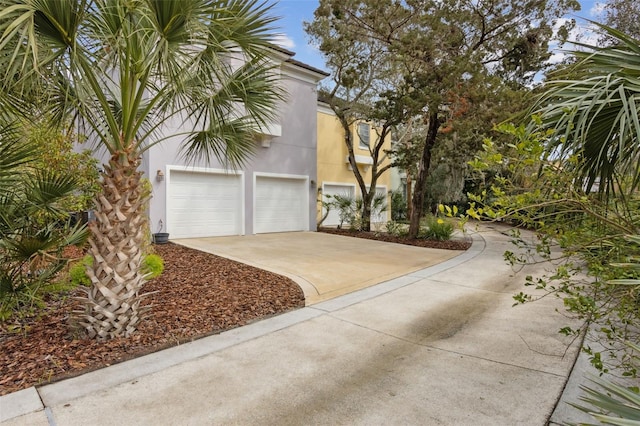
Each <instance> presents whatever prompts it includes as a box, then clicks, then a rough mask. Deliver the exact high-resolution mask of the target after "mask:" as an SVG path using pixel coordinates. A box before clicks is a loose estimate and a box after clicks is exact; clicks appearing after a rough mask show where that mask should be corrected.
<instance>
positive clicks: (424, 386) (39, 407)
mask: <svg viewBox="0 0 640 426" xmlns="http://www.w3.org/2000/svg"><path fill="white" fill-rule="evenodd" d="M505 249H511V250H512V249H513V246H511V245H510V244H509V242H508V237H506V236H505V235H503V234H502V233H500V232H498V231H496V230H488V231H486V232H483V233H482V235H475V236H474V245H473V247H472V248H471V249H470V250H469V251H467V252H465V253H464V254H462V255H460V256H458V257H455V258H453V259H450V260H448V261H445V262H443V263H440V264H438V265H435V266H432V267H429V268H426V269H421V270H418V271H415V272H412V273H410V274H407V275H405V276H402V277H398V278H394V279H392V280H389V281H387V282H384V283H382V284H378V285H375V286H372V287H368V288H366V289H363V290H360V291H357V292H354V293H350V294H348V295H345V296H341V297H337V298H334V299H331V300H328V301H325V302H321V303H317V304H315V305H313V306H309V307H305V308H303V309H300V310H297V311H294V312H290V313H287V314H284V315H280V316H277V317H274V318H271V319H267V320H264V321H260V322H257V323H254V324H251V325H249V326H245V327H241V328H238V329H235V330H231V331H228V332H225V333H222V334H220V335H216V336H211V337H208V338H205V339H201V340H198V341H196V342H192V343H188V344H185V345H181V346H179V347H175V348H171V349H168V350H165V351H162V352H158V353H156V354H151V355H148V356H146V357H142V358H138V359H135V360H132V361H128V362H124V363H121V364H117V365H114V366H112V367H109V368H105V369H102V370H99V371H96V372H93V373H89V374H85V375H83V376H80V377H77V378H74V379H69V380H65V381H62V382H59V383H54V384H51V385H48V386H44V387H41V388H39V389H37V390H36V389H33V388H31V389H28V390H26V391H22V392H18V393H15V394H11V395H8V396H5V397H2V398H0V413H1V418H2V419H3V420H5V422H3V425H60V426H62V425H90V424H100V425H136V424H139V425H165V424H171V425H173V424H181V425H203V424H207V425H208V424H216V425H217V424H237V425H303V424H318V425H382V424H385V425H395V424H409V425H437V424H442V425H544V424H545V423H546V422H547V420H548V419H549V416H550V415H551V412H552V411H553V409H554V407H555V405H556V402H557V400H558V398H559V397H560V395H561V393H562V390H563V387H564V384H565V381H566V379H567V377H568V375H569V373H570V370H571V367H572V365H573V361H574V359H575V356H576V354H577V351H578V345H577V343H573V344H572V345H571V346H568V345H569V344H570V343H571V342H570V341H568V340H567V339H565V338H563V336H561V335H560V334H558V332H557V331H558V329H559V328H560V327H562V326H565V325H574V326H575V325H576V324H569V321H568V319H567V318H565V317H564V316H563V315H562V314H561V313H558V312H556V308H559V309H560V311H562V303H561V301H560V300H556V299H555V298H545V299H543V300H541V301H539V302H536V303H532V304H528V305H524V306H519V307H512V304H513V299H512V295H513V294H514V293H515V292H518V291H520V290H521V289H522V282H523V281H524V275H526V274H535V273H537V272H541V271H542V268H543V267H544V265H539V266H537V267H536V268H527V270H524V271H521V272H520V273H519V274H518V276H516V277H514V276H513V271H512V270H511V269H510V268H509V267H508V266H507V265H506V264H505V262H504V261H503V260H502V253H503V252H504V250H505ZM20 414H22V415H20Z"/></svg>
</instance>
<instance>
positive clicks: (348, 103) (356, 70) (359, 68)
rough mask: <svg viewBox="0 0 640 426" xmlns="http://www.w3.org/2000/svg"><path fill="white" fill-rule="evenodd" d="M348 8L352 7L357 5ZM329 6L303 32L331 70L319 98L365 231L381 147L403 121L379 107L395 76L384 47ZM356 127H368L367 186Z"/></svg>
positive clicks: (381, 169)
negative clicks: (334, 124)
mask: <svg viewBox="0 0 640 426" xmlns="http://www.w3.org/2000/svg"><path fill="white" fill-rule="evenodd" d="M348 3H349V4H351V5H354V4H355V3H356V2H348ZM333 6H334V5H333V4H332V2H330V1H321V2H320V6H319V7H318V9H317V10H316V11H315V13H314V21H313V22H311V23H305V31H306V32H307V33H308V34H309V35H310V36H311V37H312V39H313V40H314V41H315V42H316V43H317V44H318V45H319V47H320V50H321V51H322V52H323V54H324V55H325V57H326V59H327V66H328V67H329V69H330V70H331V82H330V83H329V84H328V85H325V87H323V88H322V90H321V92H320V96H319V98H320V99H322V100H323V101H325V102H326V103H327V104H328V105H329V106H330V108H331V109H332V110H333V112H334V113H335V115H336V117H337V119H338V120H339V121H340V124H341V126H342V129H343V131H344V135H345V137H344V143H345V145H346V147H347V152H348V156H349V164H350V165H351V169H352V171H353V175H354V177H355V179H356V182H357V184H358V186H359V188H360V193H361V194H362V203H361V206H362V211H361V212H359V214H360V219H361V220H360V225H361V227H362V229H363V230H365V231H369V230H370V229H371V206H372V203H373V200H374V198H375V195H376V184H377V181H378V179H379V178H380V176H382V175H383V174H384V173H385V172H386V171H387V170H388V169H389V168H390V167H391V161H390V160H389V158H388V155H387V153H385V152H384V150H383V146H384V144H385V142H386V141H387V140H388V138H390V136H391V130H392V129H393V127H394V126H395V125H397V124H399V123H400V122H401V120H402V118H403V117H402V115H398V114H395V113H391V111H390V110H388V109H387V108H388V107H389V106H390V105H384V102H385V99H384V98H385V92H387V91H388V90H389V88H390V87H393V80H394V79H396V78H397V77H396V72H395V70H394V69H393V61H392V60H391V58H390V57H389V54H388V53H387V52H385V47H384V45H383V43H380V42H379V41H378V40H376V39H375V38H371V37H362V36H361V35H360V34H357V33H355V32H353V31H351V26H352V22H351V20H350V19H349V17H348V16H346V15H339V16H338V15H337V14H338V13H340V12H339V9H335V8H334V7H333ZM381 110H383V111H381ZM360 124H364V125H365V126H367V127H369V126H370V125H371V131H370V132H369V135H368V136H369V143H368V151H369V155H370V156H371V159H372V164H371V165H370V167H371V179H370V181H369V182H365V180H364V176H363V173H362V172H361V169H360V168H359V167H358V163H357V161H356V155H355V150H354V143H355V144H357V143H358V142H359V139H360V138H361V137H363V135H361V134H360V132H359V125H360ZM385 162H386V164H385Z"/></svg>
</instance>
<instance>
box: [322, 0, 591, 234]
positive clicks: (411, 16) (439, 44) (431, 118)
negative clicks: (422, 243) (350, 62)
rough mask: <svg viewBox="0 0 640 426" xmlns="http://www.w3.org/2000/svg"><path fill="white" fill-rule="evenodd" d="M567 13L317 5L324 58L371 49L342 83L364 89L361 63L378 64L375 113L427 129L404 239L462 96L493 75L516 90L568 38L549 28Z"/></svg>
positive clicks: (366, 1) (387, 3)
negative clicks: (360, 45)
mask: <svg viewBox="0 0 640 426" xmlns="http://www.w3.org/2000/svg"><path fill="white" fill-rule="evenodd" d="M571 9H579V4H578V3H577V2H576V1H573V0H553V1H552V0H532V1H522V0H490V1H484V2H471V1H462V2H440V1H435V0H411V1H406V2H396V1H392V0H350V1H341V0H322V1H321V3H320V8H319V9H318V11H317V13H316V21H317V20H318V18H321V19H323V20H324V21H326V22H327V23H326V24H323V25H324V26H323V27H322V29H323V30H324V32H325V34H329V35H331V36H332V39H333V40H334V41H333V42H332V43H328V44H321V45H320V48H321V50H322V51H323V52H324V53H325V54H328V56H329V57H330V58H334V57H339V56H340V55H341V54H343V52H344V49H343V47H344V45H347V46H352V45H357V43H356V41H357V42H361V41H362V42H367V43H369V44H370V45H374V46H375V49H362V50H361V51H358V50H357V49H356V50H354V51H353V52H352V53H351V54H352V55H360V56H359V59H358V64H365V65H363V66H361V67H360V68H359V67H354V66H350V67H343V68H339V67H338V69H339V71H341V72H346V71H349V73H348V75H351V76H352V78H351V80H348V83H350V84H354V85H355V84H358V85H359V86H356V87H360V88H364V89H368V88H369V86H371V85H372V82H371V80H369V79H366V78H365V77H366V76H368V75H369V74H368V73H367V72H366V70H368V69H369V68H368V67H367V65H366V64H368V63H374V64H376V65H377V64H383V67H382V68H381V69H382V70H385V69H388V70H389V71H390V72H391V73H393V74H395V75H396V77H395V80H389V79H387V80H383V81H385V84H381V85H380V89H378V90H377V91H375V92H373V96H371V98H370V100H372V101H374V102H376V101H377V102H378V105H377V110H378V112H379V113H380V114H381V115H383V116H385V117H394V118H396V119H398V117H401V118H400V120H401V121H402V120H406V119H407V118H413V117H416V116H418V117H420V118H421V119H422V121H423V123H424V126H425V127H426V133H425V135H424V143H423V144H422V152H421V153H420V155H419V161H418V167H417V174H416V180H415V184H416V187H415V191H414V193H413V197H412V208H411V220H410V228H409V233H410V236H412V237H414V238H415V237H416V236H417V234H418V230H419V226H420V218H421V216H422V209H423V201H424V192H425V186H426V181H427V177H428V174H429V170H430V166H431V162H432V157H433V152H434V149H435V148H436V146H437V145H438V143H439V141H440V140H442V139H443V136H442V134H443V132H442V130H443V128H444V127H445V124H447V125H449V124H451V123H455V122H456V121H457V120H459V119H460V117H459V116H458V117H456V114H457V113H458V112H459V111H460V110H461V107H462V104H463V103H464V102H465V101H466V93H469V92H471V91H473V90H477V88H478V87H486V86H487V81H488V80H491V78H492V76H498V77H500V78H501V79H503V80H504V81H509V82H511V84H514V85H521V86H522V85H524V84H528V83H530V82H531V80H532V79H533V76H534V75H535V73H536V72H538V71H540V70H541V69H542V68H544V61H545V60H546V59H547V58H548V57H549V55H550V54H549V52H548V43H549V41H550V40H551V39H552V38H553V37H554V36H556V35H557V34H560V35H562V34H566V33H567V27H566V26H565V27H561V29H562V30H561V31H560V32H558V33H554V31H553V27H554V25H555V24H556V23H557V21H558V19H560V17H562V16H563V15H564V14H565V13H566V12H567V11H569V10H571ZM569 25H571V24H570V23H569ZM330 31H333V32H334V33H335V34H334V33H332V32H330ZM347 49H348V48H347ZM362 67H364V68H362ZM377 69H378V68H373V70H374V71H375V70H377ZM353 76H356V77H355V78H353ZM374 81H380V80H374ZM381 105H383V106H385V107H388V108H387V111H385V109H384V108H380V106H381Z"/></svg>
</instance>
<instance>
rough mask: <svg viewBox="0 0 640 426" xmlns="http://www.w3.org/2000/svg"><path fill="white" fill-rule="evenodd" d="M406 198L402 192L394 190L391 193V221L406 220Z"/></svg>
mask: <svg viewBox="0 0 640 426" xmlns="http://www.w3.org/2000/svg"><path fill="white" fill-rule="evenodd" d="M407 213H408V211H407V198H406V197H405V196H404V194H403V193H402V191H400V190H399V189H398V190H395V191H393V192H392V193H391V220H393V221H399V220H407V218H408V214H407Z"/></svg>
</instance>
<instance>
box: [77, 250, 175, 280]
mask: <svg viewBox="0 0 640 426" xmlns="http://www.w3.org/2000/svg"><path fill="white" fill-rule="evenodd" d="M91 265H93V257H91V255H89V254H87V255H86V256H85V257H83V258H82V261H80V262H76V263H75V264H74V265H73V266H72V267H71V268H69V280H70V281H71V284H73V286H74V287H77V286H79V285H82V286H85V287H89V286H90V285H91V280H90V279H89V276H88V275H87V267H88V266H91ZM163 271H164V261H163V260H162V258H161V257H160V256H158V255H157V254H153V253H151V254H148V255H146V256H145V257H144V258H143V259H142V272H143V273H144V274H147V275H148V278H149V279H153V278H156V277H159V276H160V275H161V274H162V272H163Z"/></svg>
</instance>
